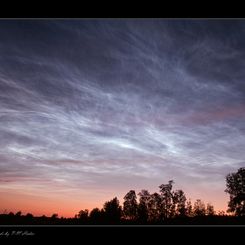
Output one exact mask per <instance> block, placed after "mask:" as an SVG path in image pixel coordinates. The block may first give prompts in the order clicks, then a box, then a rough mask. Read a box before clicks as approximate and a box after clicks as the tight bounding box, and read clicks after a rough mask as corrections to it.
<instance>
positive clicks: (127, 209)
mask: <svg viewBox="0 0 245 245" xmlns="http://www.w3.org/2000/svg"><path fill="white" fill-rule="evenodd" d="M123 199H124V203H123V214H124V216H125V218H126V219H131V220H135V219H136V217H137V209H138V203H137V196H136V193H135V191H134V190H130V191H129V192H128V193H127V194H126V195H125V196H124V198H123Z"/></svg>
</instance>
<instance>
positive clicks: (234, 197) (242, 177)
mask: <svg viewBox="0 0 245 245" xmlns="http://www.w3.org/2000/svg"><path fill="white" fill-rule="evenodd" d="M226 187H227V188H226V190H225V192H226V193H228V194H230V201H229V203H228V210H227V212H233V213H235V215H237V216H243V215H245V168H240V169H238V171H237V172H236V173H231V174H228V175H227V176H226Z"/></svg>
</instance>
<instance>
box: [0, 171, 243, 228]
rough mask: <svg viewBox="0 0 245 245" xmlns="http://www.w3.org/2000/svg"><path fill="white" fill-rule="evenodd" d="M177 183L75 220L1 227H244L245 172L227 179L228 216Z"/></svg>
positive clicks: (19, 220)
mask: <svg viewBox="0 0 245 245" xmlns="http://www.w3.org/2000/svg"><path fill="white" fill-rule="evenodd" d="M173 184H174V182H173V181H172V180H170V181H169V182H168V183H167V184H162V185H160V186H159V192H155V193H152V194H151V193H150V192H149V191H147V190H141V191H140V192H139V193H138V194H137V195H136V192H135V190H130V191H129V192H128V193H127V194H126V195H125V196H124V198H123V199H124V201H123V204H122V206H121V205H120V203H119V200H118V198H117V197H115V198H113V199H112V200H110V201H107V202H105V203H104V205H103V208H102V209H99V208H94V209H92V210H91V211H90V212H89V210H87V209H85V210H81V211H80V212H79V213H78V214H76V215H75V217H74V218H63V217H61V218H59V217H58V214H53V215H52V216H51V217H46V216H44V215H43V216H41V217H34V216H33V215H32V214H30V213H29V214H27V215H21V212H17V213H16V214H14V213H12V212H10V213H9V214H6V213H4V214H0V224H99V225H100V224H111V225H114V224H245V168H240V169H238V171H237V172H236V173H231V174H228V175H227V176H226V187H227V188H226V189H225V192H226V193H228V194H229V195H230V201H229V202H228V210H227V211H228V212H230V213H231V214H233V216H228V215H226V214H225V212H224V211H219V212H218V213H217V212H216V211H215V210H214V207H213V205H212V204H211V203H207V204H205V203H204V202H203V201H202V200H200V199H197V200H196V201H195V202H194V203H191V200H190V199H189V200H187V198H186V195H185V193H184V191H183V190H173Z"/></svg>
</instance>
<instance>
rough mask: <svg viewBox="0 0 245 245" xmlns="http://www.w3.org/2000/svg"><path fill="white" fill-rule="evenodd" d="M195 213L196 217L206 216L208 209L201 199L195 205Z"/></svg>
mask: <svg viewBox="0 0 245 245" xmlns="http://www.w3.org/2000/svg"><path fill="white" fill-rule="evenodd" d="M193 213H194V215H195V216H205V214H206V207H205V204H204V202H203V201H202V200H201V199H197V200H196V202H195V203H194V210H193Z"/></svg>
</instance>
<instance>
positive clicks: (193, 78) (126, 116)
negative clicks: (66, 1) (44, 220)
mask: <svg viewBox="0 0 245 245" xmlns="http://www.w3.org/2000/svg"><path fill="white" fill-rule="evenodd" d="M244 166H245V20H184V19H172V20H171V19H121V20H120V19H77V20H75V19H74V20H72V19H70V20H68V19H67V20H58V19H57V20H1V21H0V213H2V212H4V210H7V211H8V212H9V211H14V212H16V211H18V210H21V211H22V212H23V213H27V212H31V213H33V214H35V215H42V214H45V215H51V214H52V213H58V214H59V216H62V215H63V216H74V215H75V214H76V213H77V212H78V211H79V210H81V209H85V208H88V209H90V210H91V209H92V208H94V207H99V208H101V207H102V205H103V203H104V202H105V201H108V200H110V199H112V198H113V197H115V196H117V197H118V198H119V199H120V201H121V204H122V201H123V196H124V195H125V194H126V193H127V192H128V191H129V190H131V189H134V190H136V192H137V193H138V192H139V191H140V190H141V189H147V190H149V191H150V192H155V191H158V190H159V189H158V186H159V185H160V184H164V183H167V182H168V181H169V180H171V179H173V180H174V181H175V184H174V189H178V188H180V189H183V190H184V192H185V193H186V196H187V198H191V200H192V202H194V201H195V199H197V198H200V199H202V200H203V201H205V203H207V202H211V203H212V204H213V205H214V207H215V209H216V210H221V209H223V210H226V209H227V201H228V195H227V194H225V192H224V189H225V176H226V175H227V174H228V173H231V172H235V171H236V170H237V169H238V168H239V167H244Z"/></svg>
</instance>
